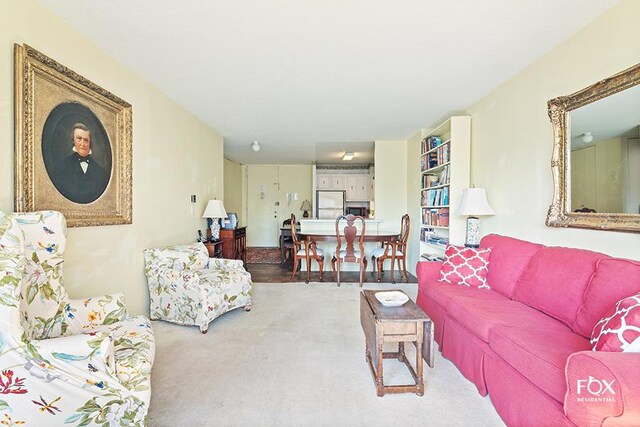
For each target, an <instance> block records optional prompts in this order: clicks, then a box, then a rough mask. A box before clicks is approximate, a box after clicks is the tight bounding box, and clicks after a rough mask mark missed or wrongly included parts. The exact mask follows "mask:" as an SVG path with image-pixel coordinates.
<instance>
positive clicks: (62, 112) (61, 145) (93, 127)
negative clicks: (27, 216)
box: [14, 44, 132, 227]
mask: <svg viewBox="0 0 640 427" xmlns="http://www.w3.org/2000/svg"><path fill="white" fill-rule="evenodd" d="M14 47H15V49H14V59H15V160H14V165H15V189H14V190H15V194H14V198H15V210H16V212H30V211H36V210H48V209H51V210H56V211H60V212H62V213H63V214H64V215H65V217H66V219H67V224H68V225H69V226H70V227H86V226H96V225H112V224H131V222H132V166H131V165H132V109H131V104H129V103H128V102H126V101H124V100H122V99H120V98H119V97H117V96H115V95H113V94H112V93H111V92H109V91H107V90H105V89H103V88H102V87H100V86H98V85H96V84H95V83H93V82H91V81H90V80H88V79H86V78H85V77H83V76H81V75H80V74H78V73H76V72H75V71H73V70H71V69H69V68H67V67H65V66H64V65H62V64H60V63H58V62H56V61H55V60H53V59H51V58H49V57H48V56H46V55H44V54H43V53H41V52H39V51H37V50H36V49H34V48H32V47H30V46H28V45H26V44H23V45H18V44H16V45H15V46H14Z"/></svg>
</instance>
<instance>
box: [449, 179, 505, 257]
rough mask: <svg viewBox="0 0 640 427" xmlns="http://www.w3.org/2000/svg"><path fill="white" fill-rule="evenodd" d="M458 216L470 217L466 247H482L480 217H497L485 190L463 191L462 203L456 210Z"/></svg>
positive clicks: (471, 189) (466, 189)
mask: <svg viewBox="0 0 640 427" xmlns="http://www.w3.org/2000/svg"><path fill="white" fill-rule="evenodd" d="M456 214H457V215H468V217H467V233H466V239H465V243H464V245H465V246H467V247H469V248H477V247H479V246H480V218H478V216H480V215H495V212H494V211H493V209H491V206H489V202H488V201H487V192H486V191H485V189H484V188H465V189H463V190H462V202H460V206H459V207H458V209H457V210H456Z"/></svg>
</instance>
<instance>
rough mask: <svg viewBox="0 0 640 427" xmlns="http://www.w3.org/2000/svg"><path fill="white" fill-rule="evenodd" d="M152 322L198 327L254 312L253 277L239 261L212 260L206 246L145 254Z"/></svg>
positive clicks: (162, 250)
mask: <svg viewBox="0 0 640 427" xmlns="http://www.w3.org/2000/svg"><path fill="white" fill-rule="evenodd" d="M144 259H145V263H146V268H145V273H146V275H147V280H148V284H149V303H150V307H149V313H150V317H151V319H152V320H156V319H159V320H167V321H169V322H173V323H177V324H179V325H196V326H199V327H200V331H201V332H202V333H203V334H205V333H206V332H207V330H208V328H209V322H211V321H212V320H213V319H215V318H216V317H218V316H221V315H223V314H224V313H226V312H228V311H231V310H233V309H235V308H239V307H244V309H245V310H246V311H249V310H251V274H249V273H248V272H247V270H245V269H244V267H243V266H242V261H240V260H235V259H222V258H209V252H208V251H207V248H206V247H205V245H204V244H202V243H196V244H193V245H182V246H169V247H166V248H158V249H147V250H145V251H144Z"/></svg>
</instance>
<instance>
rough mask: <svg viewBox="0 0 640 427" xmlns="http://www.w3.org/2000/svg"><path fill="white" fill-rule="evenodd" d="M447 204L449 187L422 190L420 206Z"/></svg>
mask: <svg viewBox="0 0 640 427" xmlns="http://www.w3.org/2000/svg"><path fill="white" fill-rule="evenodd" d="M448 204H449V187H442V188H438V189H437V190H422V200H421V205H422V206H443V205H448Z"/></svg>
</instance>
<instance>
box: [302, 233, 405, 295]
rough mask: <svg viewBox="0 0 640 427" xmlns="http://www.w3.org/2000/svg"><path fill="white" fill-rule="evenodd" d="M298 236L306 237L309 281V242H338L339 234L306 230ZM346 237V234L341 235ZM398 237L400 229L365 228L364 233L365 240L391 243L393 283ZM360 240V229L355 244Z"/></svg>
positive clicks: (393, 279)
mask: <svg viewBox="0 0 640 427" xmlns="http://www.w3.org/2000/svg"><path fill="white" fill-rule="evenodd" d="M297 235H298V238H299V239H300V240H302V239H304V240H305V241H306V245H305V248H306V249H307V255H306V261H307V280H305V283H309V281H310V280H311V263H310V262H309V261H310V259H309V252H308V248H309V244H310V243H311V242H322V241H325V242H327V241H328V242H331V241H334V242H337V241H338V236H337V235H336V232H335V231H304V232H302V231H301V232H299V233H297ZM340 237H341V238H342V239H344V235H343V234H341V236H340ZM398 239H400V232H398V231H386V230H365V233H364V239H363V240H364V242H382V243H384V242H387V243H389V244H390V245H391V248H392V252H391V283H396V281H395V278H394V274H393V266H394V265H395V263H396V248H397V244H398ZM359 240H360V231H358V233H356V237H355V239H354V244H355V243H356V242H358V241H359Z"/></svg>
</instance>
